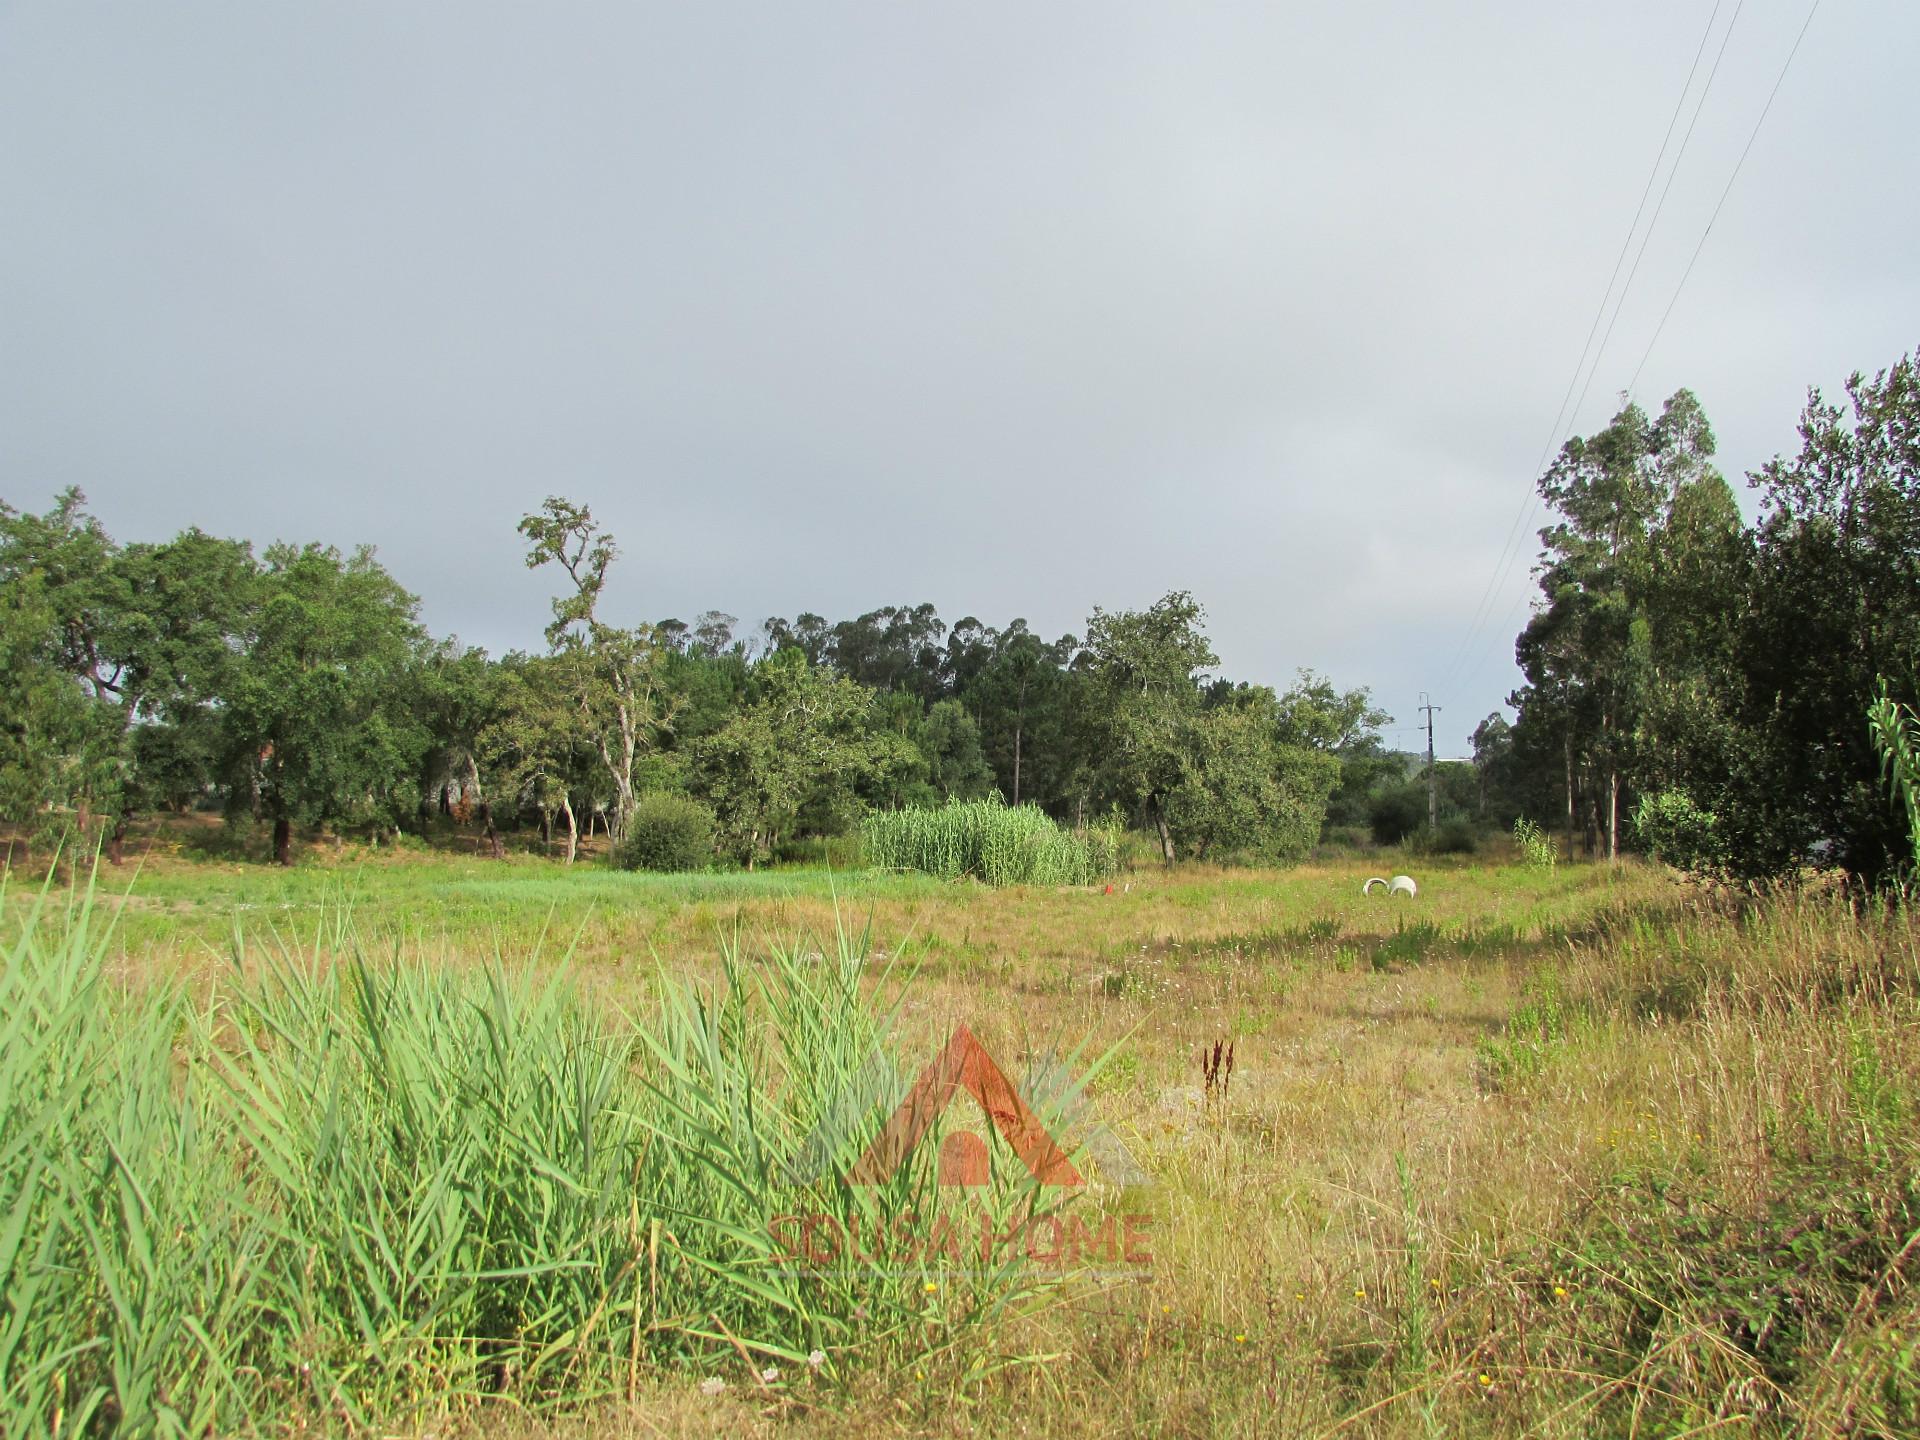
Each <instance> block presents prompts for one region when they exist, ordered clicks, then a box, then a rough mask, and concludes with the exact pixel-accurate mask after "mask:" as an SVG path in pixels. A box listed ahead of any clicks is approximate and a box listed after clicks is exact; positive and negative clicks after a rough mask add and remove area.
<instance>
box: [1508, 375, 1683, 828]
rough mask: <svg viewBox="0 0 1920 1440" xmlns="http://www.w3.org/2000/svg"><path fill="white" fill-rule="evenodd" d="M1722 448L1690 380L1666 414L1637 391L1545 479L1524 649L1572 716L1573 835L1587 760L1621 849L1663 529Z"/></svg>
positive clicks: (1563, 717) (1578, 440) (1520, 649)
mask: <svg viewBox="0 0 1920 1440" xmlns="http://www.w3.org/2000/svg"><path fill="white" fill-rule="evenodd" d="M1713 453H1714V438H1713V431H1712V429H1711V428H1710V427H1709V426H1708V424H1707V420H1706V416H1705V413H1704V412H1703V411H1702V410H1701V408H1700V403H1699V401H1698V400H1697V399H1695V397H1694V396H1693V394H1692V393H1691V392H1690V391H1687V390H1680V391H1677V392H1675V394H1674V395H1673V396H1672V397H1671V398H1670V399H1669V400H1668V401H1667V402H1666V405H1665V406H1664V407H1663V408H1662V410H1661V413H1660V417H1659V419H1658V420H1652V419H1649V418H1648V416H1647V414H1646V413H1645V412H1644V411H1643V410H1641V409H1640V407H1639V406H1638V405H1635V404H1633V403H1631V402H1629V403H1628V404H1627V405H1625V406H1623V407H1622V408H1621V410H1620V412H1619V413H1618V414H1616V415H1615V416H1614V417H1613V420H1612V421H1611V422H1610V423H1609V424H1608V425H1607V426H1606V427H1605V428H1604V429H1602V430H1600V431H1598V432H1596V433H1595V434H1593V435H1591V436H1585V437H1581V436H1575V437H1574V438H1573V439H1571V440H1569V441H1567V443H1566V445H1565V446H1563V447H1562V449H1561V451H1560V454H1559V455H1558V456H1557V457H1556V458H1555V460H1554V462H1553V464H1552V465H1551V466H1550V467H1549V468H1548V469H1547V472H1546V473H1545V474H1544V475H1543V476H1541V478H1540V486H1539V488H1540V495H1541V498H1542V499H1543V500H1544V501H1545V502H1546V503H1547V504H1548V506H1549V507H1551V509H1552V510H1553V512H1554V514H1555V519H1554V521H1553V523H1551V524H1549V525H1548V526H1547V527H1546V528H1544V529H1543V530H1541V532H1540V539H1541V543H1542V546H1543V547H1544V549H1543V554H1542V556H1541V566H1540V588H1541V591H1542V594H1543V597H1544V603H1543V605H1542V606H1541V607H1540V608H1539V609H1538V610H1537V611H1536V612H1535V615H1534V617H1533V619H1532V620H1531V621H1530V622H1529V624H1528V626H1527V628H1526V630H1525V631H1524V632H1523V633H1522V635H1521V637H1520V640H1519V642H1518V643H1517V646H1516V658H1517V659H1518V660H1519V662H1520V666H1521V669H1522V670H1523V672H1524V673H1525V674H1526V676H1527V681H1528V686H1529V692H1528V693H1529V696H1530V698H1532V699H1533V700H1534V701H1536V702H1542V703H1543V704H1544V707H1545V709H1546V710H1547V711H1548V712H1550V713H1551V714H1552V715H1553V716H1554V718H1555V719H1556V720H1557V721H1558V723H1559V724H1560V726H1561V727H1563V728H1562V745H1563V756H1564V762H1565V766H1566V773H1567V792H1568V810H1569V834H1571V819H1572V812H1573V810H1574V791H1575V789H1576V761H1579V762H1583V768H1585V769H1586V770H1588V771H1590V772H1591V775H1592V784H1591V786H1590V788H1591V789H1592V790H1593V792H1594V794H1593V803H1592V805H1591V806H1590V809H1589V812H1588V813H1589V814H1590V815H1591V816H1593V818H1594V820H1595V822H1596V824H1597V825H1599V826H1601V827H1603V828H1604V833H1605V836H1606V849H1607V856H1608V858H1609V859H1610V860H1611V859H1613V858H1615V857H1616V856H1617V855H1618V853H1619V836H1620V817H1621V808H1622V807H1621V781H1622V776H1623V774H1624V773H1625V772H1626V771H1627V769H1628V767H1629V765H1630V763H1631V759H1632V741H1633V736H1634V734H1635V730H1636V726H1637V724H1638V720H1639V712H1640V707H1641V702H1642V699H1643V696H1644V687H1645V684H1646V681H1647V678H1648V668H1649V665H1650V660H1651V643H1652V641H1651V632H1650V629H1649V623H1648V615H1647V602H1648V596H1649V593H1650V590H1651V585H1652V577H1653V574H1654V571H1655V566H1654V549H1653V545H1652V534H1653V531H1654V529H1655V527H1656V526H1657V525H1658V524H1659V523H1660V520H1661V518H1662V517H1663V516H1664V515H1666V514H1667V513H1668V512H1669V510H1670V508H1671V506H1672V504H1673V501H1674V497H1675V496H1676V494H1678V493H1679V492H1681V491H1682V490H1683V489H1685V488H1686V487H1688V486H1692V485H1695V484H1699V483H1702V482H1704V481H1706V480H1707V479H1708V477H1711V476H1713V475H1714V472H1713V469H1712V457H1713ZM1715 478H1717V477H1715Z"/></svg>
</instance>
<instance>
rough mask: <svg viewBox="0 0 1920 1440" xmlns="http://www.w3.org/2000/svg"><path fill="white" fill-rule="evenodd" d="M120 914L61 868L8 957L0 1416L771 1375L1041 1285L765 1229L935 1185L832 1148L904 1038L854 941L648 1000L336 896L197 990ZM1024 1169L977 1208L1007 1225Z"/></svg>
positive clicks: (882, 1213) (676, 983)
mask: <svg viewBox="0 0 1920 1440" xmlns="http://www.w3.org/2000/svg"><path fill="white" fill-rule="evenodd" d="M110 940H111V935H110V927H108V926H103V925H102V924H100V923H99V922H98V912H97V911H96V910H95V908H94V906H93V904H92V903H91V900H90V899H89V897H87V896H84V895H83V896H79V897H77V898H76V899H75V900H74V901H73V903H72V904H71V906H70V907H66V908H63V907H61V906H60V905H58V904H56V903H53V902H51V901H50V900H49V898H48V894H47V893H46V892H43V893H42V895H41V896H40V898H39V901H38V902H37V903H35V904H34V905H33V906H31V907H30V908H28V909H27V910H26V911H25V913H24V915H23V916H22V917H21V918H20V919H19V921H18V923H17V925H16V927H15V932H14V933H13V934H12V935H11V936H10V937H9V938H8V941H7V943H6V946H5V950H4V964H3V965H0V1017H4V1018H0V1291H3V1292H4V1294H5V1296H6V1305H5V1307H4V1309H3V1310H0V1433H4V1434H7V1435H28V1434H35V1433H47V1432H53V1433H62V1434H65V1433H70V1432H75V1431H78V1432H82V1433H113V1434H116V1435H128V1436H144V1435H163V1436H172V1435H182V1436H184V1435H194V1436H199V1435H204V1434H208V1433H233V1432H236V1431H240V1430H245V1429H249V1428H261V1427H266V1426H274V1427H280V1426H288V1425H291V1426H295V1427H298V1426H302V1425H315V1426H320V1427H322V1428H327V1427H332V1426H336V1425H341V1426H346V1427H349V1428H354V1429H359V1428H364V1427H368V1426H372V1425H376V1424H381V1423H390V1422H392V1421H394V1420H395V1419H396V1418H399V1417H408V1416H412V1417H419V1416H422V1415H431V1414H435V1413H443V1412H457V1411H460V1410H463V1409H470V1408H471V1407H475V1406H479V1405H482V1404H485V1403H489V1402H498V1401H501V1400H507V1401H510V1402H511V1403H512V1404H513V1405H515V1406H516V1407H539V1406H542V1405H545V1404H548V1403H552V1402H557V1401H560V1400H563V1399H564V1400H566V1401H567V1402H569V1403H577V1402H579V1401H581V1400H583V1399H591V1398H592V1397H594V1396H596V1395H609V1396H611V1395H617V1394H620V1393H623V1392H624V1393H628V1394H631V1393H632V1392H633V1391H634V1389H635V1388H636V1386H637V1385H639V1384H640V1383H641V1380H642V1377H643V1375H644V1374H648V1373H651V1372H652V1371H654V1370H656V1369H657V1368H659V1367H661V1366H669V1367H695V1368H698V1369H700V1370H702V1371H703V1372H707V1373H717V1372H719V1371H722V1370H726V1371H729V1372H731V1373H734V1374H735V1375H737V1376H738V1377H739V1378H740V1379H742V1380H743V1381H744V1382H745V1383H749V1384H759V1385H764V1386H768V1387H772V1386H774V1385H776V1384H778V1383H780V1382H779V1380H778V1377H779V1376H780V1375H781V1373H782V1371H783V1368H784V1369H785V1373H787V1374H788V1375H790V1376H791V1375H792V1374H794V1369H793V1368H790V1367H802V1366H805V1365H806V1363H807V1361H808V1359H809V1357H812V1368H813V1369H814V1370H819V1369H822V1368H824V1369H826V1370H827V1371H828V1373H832V1372H833V1371H834V1370H835V1369H839V1368H843V1367H847V1366H849V1365H853V1364H855V1363H858V1364H868V1363H881V1362H883V1361H884V1362H895V1363H912V1361H913V1359H914V1357H915V1356H916V1355H918V1354H921V1353H924V1352H925V1351H926V1350H927V1349H929V1348H931V1347H935V1346H951V1345H952V1343H953V1342H954V1336H955V1334H956V1332H958V1331H964V1330H965V1329H967V1328H968V1327H971V1326H974V1325H977V1324H978V1323H979V1322H980V1321H981V1320H983V1319H985V1318H986V1317H987V1316H989V1315H991V1314H998V1313H1004V1311H1005V1309H1006V1307H1007V1306H1008V1305H1010V1304H1016V1303H1017V1302H1018V1301H1019V1300H1020V1299H1021V1298H1022V1297H1023V1296H1025V1295H1028V1294H1030V1293H1033V1292H1034V1291H1035V1290H1036V1288H1037V1282H1036V1281H1035V1280H1034V1278H1033V1276H1032V1274H1031V1273H1030V1272H1029V1271H1028V1269H1026V1268H1025V1267H1023V1266H1022V1265H1020V1264H1019V1263H1017V1261H1018V1258H1019V1257H1017V1256H1015V1257H1013V1261H1012V1262H1010V1263H996V1264H994V1265H992V1266H987V1267H970V1268H968V1269H967V1270H966V1271H965V1272H964V1273H962V1274H960V1275H958V1276H952V1275H948V1274H946V1273H944V1271H943V1272H942V1273H941V1275H940V1277H939V1278H938V1279H930V1278H929V1274H930V1273H931V1272H930V1271H929V1269H928V1266H929V1264H932V1265H935V1266H938V1265H939V1264H940V1263H941V1259H942V1257H937V1256H936V1257H933V1259H932V1260H931V1261H927V1260H922V1261H918V1262H916V1261H913V1260H911V1259H909V1260H908V1262H907V1263H902V1262H901V1256H900V1255H899V1254H898V1253H897V1252H896V1253H892V1254H881V1253H878V1252H876V1251H873V1250H871V1249H869V1250H868V1251H865V1252H862V1251H861V1250H860V1249H859V1248H858V1247H847V1246H836V1247H835V1251H834V1253H833V1254H832V1255H831V1256H829V1257H825V1258H827V1259H829V1260H830V1261H831V1263H822V1264H818V1265H814V1264H803V1263H796V1256H795V1254H794V1253H793V1251H792V1248H791V1247H790V1246H789V1245H787V1244H785V1243H783V1240H784V1238H785V1237H783V1231H782V1228H781V1222H782V1220H783V1218H786V1217H791V1216H794V1215H811V1216H818V1217H823V1220H822V1223H824V1224H825V1225H826V1226H827V1227H828V1228H829V1229H831V1230H832V1232H833V1233H834V1234H836V1235H852V1234H857V1233H865V1234H867V1235H878V1234H886V1233H893V1232H895V1231H897V1230H899V1228H900V1227H901V1226H902V1225H903V1224H906V1223H909V1222H910V1221H911V1219H912V1217H915V1216H918V1215H921V1214H925V1213H930V1212H931V1210H932V1209H933V1208H934V1199H935V1197H934V1195H933V1191H932V1186H933V1179H934V1177H933V1169H932V1156H933V1153H934V1149H935V1147H934V1146H932V1145H923V1146H921V1147H918V1148H917V1149H916V1150H915V1151H913V1152H912V1153H911V1154H909V1155H908V1156H907V1158H906V1161H905V1163H903V1164H902V1165H901V1166H900V1167H899V1169H898V1171H897V1172H896V1173H894V1174H893V1175H891V1176H889V1177H888V1178H887V1180H886V1183H884V1184H882V1185H878V1186H868V1187H860V1186H853V1185H849V1184H848V1183H847V1181H846V1178H845V1177H846V1175H847V1172H848V1171H849V1170H851V1169H852V1168H853V1164H854V1162H855V1161H856V1160H857V1159H858V1157H859V1156H860V1154H861V1153H862V1151H863V1149H864V1147H865V1146H866V1145H867V1144H868V1142H869V1141H870V1140H871V1138H872V1136H873V1134H874V1133H875V1132H876V1131H877V1129H878V1127H879V1125H880V1124H881V1122H882V1121H883V1120H884V1119H885V1116H886V1113H887V1110H888V1107H889V1106H891V1105H892V1104H893V1103H895V1102H896V1101H897V1100H898V1098H899V1096H900V1094H901V1093H902V1092H903V1091H904V1088H905V1080H904V1078H903V1076H904V1075H905V1074H906V1073H908V1071H910V1069H911V1065H910V1064H908V1065H906V1066H905V1067H903V1065H902V1063H901V1057H898V1056H895V1055H893V1054H892V1052H891V1051H890V1049H889V1048H888V1047H889V1043H890V1042H889V1035H888V1027H887V1021H888V1018H889V1014H890V1009H891V1006H893V1005H894V1004H897V1003H898V999H899V996H900V995H901V994H902V993H904V989H905V984H904V977H899V976H891V975H889V974H886V973H882V974H879V975H875V974H872V973H870V971H869V966H868V960H867V953H868V952H867V945H866V941H865V937H863V936H853V935H849V934H847V933H845V932H844V931H843V932H842V933H841V934H840V935H839V937H838V941H839V943H838V945H837V947H835V953H834V954H833V955H832V958H827V957H826V956H824V955H822V954H821V953H820V952H819V951H816V950H814V949H812V948H805V947H795V948H792V949H778V948H776V949H774V950H773V951H772V953H771V954H769V955H766V956H764V957H762V958H759V959H755V960H749V959H747V958H746V957H745V956H743V955H742V953H741V952H740V950H739V949H738V948H737V947H729V948H728V949H727V951H726V953H725V955H724V956H723V964H722V967H721V973H720V976H719V978H718V979H717V980H715V981H713V982H710V983H707V984H701V983H697V982H692V981H683V980H679V979H675V978H671V977H668V976H665V975H663V976H661V977H660V978H659V980H658V983H657V984H656V986H655V987H654V998H655V1002H656V1006H657V1008H656V1009H655V1012H654V1013H653V1014H651V1015H646V1016H643V1017H641V1018H639V1019H626V1018H623V1017H620V1016H617V1015H607V1014H605V1013H602V1012H600V1011H599V1010H597V1009H596V1008H594V1007H593V1006H592V1005H590V1004H588V1003H587V1002H586V1001H585V1000H584V999H583V998H582V995H581V992H580V990H579V988H578V986H577V984H576V983H575V981H574V980H573V979H572V978H571V977H570V975H569V972H568V969H567V966H566V964H565V963H564V961H563V962H562V963H561V964H558V965H552V964H548V965H546V966H544V967H541V968H536V967H535V966H534V965H532V964H523V965H509V964H507V963H505V962H503V961H499V960H496V961H495V962H493V963H491V964H488V965H485V966H480V967H458V968H456V967H450V966H445V965H437V966H429V965H420V964H412V963H408V956H407V955H406V954H404V953H401V952H398V951H394V952H389V953H386V954H379V953H374V952H373V951H372V950H371V947H370V946H369V944H368V943H367V942H366V941H365V939H364V937H362V936H361V935H360V934H359V933H358V932H357V930H356V928H355V926H354V925H353V923H352V921H351V919H350V917H348V916H347V915H345V914H344V913H336V914H333V915H330V916H327V917H325V918H324V919H323V920H322V922H321V924H320V925H319V926H318V927H317V928H316V930H315V932H314V933H313V935H312V936H311V938H310V939H308V940H306V941H303V942H301V943H299V944H295V943H293V942H291V941H287V940H283V941H280V942H277V943H269V944H267V945H265V946H260V945H258V944H255V943H252V942H239V943H240V949H241V955H240V958H241V959H242V960H243V961H244V964H243V965H241V966H238V967H235V969H234V970H233V971H231V972H229V973H227V974H224V975H222V976H221V977H219V978H217V979H216V980H215V982H214V983H213V984H212V985H211V986H210V987H209V988H208V989H206V991H205V992H204V993H199V992H189V990H188V989H187V988H186V987H185V986H183V985H182V984H180V983H178V982H175V981H171V980H166V979H156V980H153V981H151V982H150V983H148V984H146V985H144V986H141V987H138V988H133V987H128V986H126V985H122V984H117V983H113V982H112V981H110V980H109V978H108V976H109V974H110V968H109V964H108V955H109V948H108V947H109V944H110ZM876 997H891V998H876ZM937 1138H938V1137H937V1136H936V1137H935V1139H936V1140H937ZM1002 1179H1003V1180H1005V1177H1002ZM1034 1199H1035V1197H1034V1196H1033V1194H1032V1193H1031V1187H1030V1186H1029V1187H1023V1186H1021V1185H1020V1184H1016V1183H1014V1182H1013V1181H1011V1180H1005V1183H1001V1184H998V1185H997V1186H996V1187H995V1188H994V1189H993V1190H992V1191H991V1193H990V1194H989V1195H988V1196H987V1197H986V1198H985V1199H984V1200H982V1201H981V1203H983V1204H985V1205H987V1206H988V1207H989V1208H990V1211H991V1217H992V1223H995V1224H997V1225H999V1226H1001V1227H1003V1228H1004V1227H1006V1226H1007V1225H1009V1224H1010V1223H1011V1217H1014V1216H1016V1215H1019V1214H1023V1213H1026V1211H1027V1210H1029V1209H1031V1208H1032V1207H1033V1205H1034ZM935 1293H937V1294H938V1296H939V1304H938V1306H937V1308H936V1307H930V1304H929V1296H930V1295H931V1294H935Z"/></svg>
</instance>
